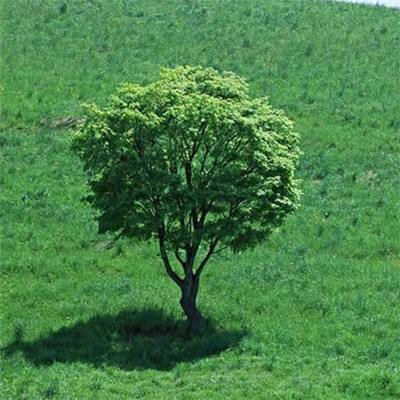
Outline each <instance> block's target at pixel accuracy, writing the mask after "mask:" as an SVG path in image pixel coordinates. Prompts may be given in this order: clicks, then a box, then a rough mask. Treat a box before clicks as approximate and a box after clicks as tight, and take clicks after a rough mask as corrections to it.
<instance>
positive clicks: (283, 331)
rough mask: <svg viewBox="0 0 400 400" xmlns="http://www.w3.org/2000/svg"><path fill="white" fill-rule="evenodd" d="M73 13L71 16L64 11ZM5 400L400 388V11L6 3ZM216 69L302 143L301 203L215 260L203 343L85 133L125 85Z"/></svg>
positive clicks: (0, 207) (255, 395)
mask: <svg viewBox="0 0 400 400" xmlns="http://www.w3.org/2000/svg"><path fill="white" fill-rule="evenodd" d="M64 4H65V5H64ZM0 7H1V8H0V10H1V15H0V19H1V21H0V22H1V23H0V26H1V30H2V32H1V53H0V54H1V82H0V83H1V87H0V89H1V122H0V124H1V127H2V131H1V132H0V171H1V172H0V240H1V242H0V268H1V281H0V285H1V287H0V296H1V297H0V307H1V309H0V347H1V349H2V350H1V354H0V357H1V366H0V370H1V378H0V398H1V399H29V400H30V399H140V398H145V399H185V400H186V399H205V398H211V399H242V398H243V399H244V398H246V399H276V400H278V399H279V400H280V399H299V400H300V399H301V400H302V399H324V400H325V399H360V400H364V399H374V400H375V399H382V400H383V399H385V400H386V399H397V398H399V397H400V367H399V366H400V341H399V335H400V322H399V318H398V316H399V313H400V301H399V300H400V240H399V238H400V224H399V223H400V201H399V198H400V173H399V170H400V98H399V96H400V95H399V93H400V77H399V71H400V48H399V43H400V13H399V11H395V10H388V9H384V8H382V7H378V8H373V7H364V6H356V5H349V4H337V3H330V2H324V3H321V2H314V1H311V0H310V1H285V2H284V1H278V0H276V1H267V0H264V1H262V0H257V1H256V0H251V1H250V0H249V1H227V0H226V1H225V0H219V1H211V0H210V1H206V0H204V1H188V0H187V1H178V0H176V1H172V0H171V1H167V0H165V1H161V2H157V1H153V0H146V1H129V0H126V1H122V0H121V1H113V2H106V1H68V2H58V1H22V0H19V1H15V2H5V1H4V2H1V5H0ZM178 64H201V65H210V66H213V67H215V68H218V69H221V70H232V71H234V72H237V73H239V74H241V75H243V76H245V77H246V78H247V79H248V81H249V83H250V85H251V90H252V92H253V93H254V94H255V95H269V96H270V100H271V103H272V105H274V106H277V107H281V108H283V109H284V110H286V111H287V113H288V114H289V115H290V116H291V117H292V118H293V119H294V121H295V123H296V127H297V129H298V131H299V132H300V133H301V135H302V150H303V152H304V155H303V157H302V161H301V167H300V171H299V176H300V177H301V178H302V179H303V183H302V190H303V192H304V195H303V199H302V207H301V208H300V209H299V211H298V212H297V213H296V214H294V215H292V216H290V217H289V218H288V219H287V221H286V222H285V224H284V225H283V226H282V227H281V229H280V230H279V231H277V232H276V233H274V234H273V235H272V236H271V237H270V238H269V239H268V240H267V241H266V243H265V244H264V245H262V246H259V247H257V248H256V249H254V250H253V251H251V252H246V253H243V254H230V253H227V254H225V255H223V256H219V257H217V258H215V259H214V260H213V261H212V262H211V263H210V265H209V267H208V268H207V270H206V271H205V274H204V278H203V281H202V287H201V291H200V308H201V309H202V310H203V312H204V313H205V314H206V316H207V317H208V318H209V319H210V321H211V326H210V328H209V330H208V332H207V334H206V335H203V336H201V337H198V338H195V339H190V338H189V337H187V335H186V333H185V329H184V327H183V324H182V320H183V316H182V313H181V311H180V308H179V305H178V292H177V289H176V288H175V286H174V284H173V283H172V282H171V281H170V280H169V279H168V278H167V277H166V276H165V275H164V272H163V267H162V265H161V262H160V260H159V258H158V256H157V249H156V246H154V245H152V244H139V243H133V242H129V241H127V240H122V241H120V242H118V243H115V244H112V243H111V241H110V239H111V238H110V237H107V236H99V235H97V231H96V225H95V223H94V222H93V212H92V211H91V210H90V209H89V208H88V207H87V206H86V205H84V204H82V203H81V202H80V198H81V197H82V196H83V195H84V194H85V186H84V175H83V171H82V166H81V164H80V162H79V161H78V160H77V159H76V157H74V156H73V155H72V154H71V153H70V150H69V143H70V134H69V132H67V131H65V130H51V129H48V128H46V127H45V126H42V125H46V124H51V122H52V121H54V120H55V119H58V118H61V117H65V116H75V115H79V113H80V110H79V103H80V102H81V101H96V102H100V103H102V102H103V101H104V99H105V98H106V96H108V95H109V94H110V93H112V92H113V91H114V89H115V86H116V85H118V83H119V82H121V81H139V82H147V81H150V80H151V79H153V78H154V77H155V76H156V74H157V72H158V70H159V68H160V67H164V66H175V65H178Z"/></svg>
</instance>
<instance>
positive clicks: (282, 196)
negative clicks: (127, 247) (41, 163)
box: [73, 67, 299, 319]
mask: <svg viewBox="0 0 400 400" xmlns="http://www.w3.org/2000/svg"><path fill="white" fill-rule="evenodd" d="M87 110H88V112H87V115H86V118H85V120H84V122H83V123H82V125H81V126H80V128H79V130H78V131H77V132H76V133H75V135H74V138H73V148H74V149H75V150H76V151H77V152H78V154H79V155H80V157H81V159H82V160H83V161H84V165H85V169H86V171H87V176H88V184H89V186H90V189H91V194H90V196H88V198H87V200H88V201H89V202H90V203H91V205H92V206H93V207H94V208H96V209H98V210H99V217H98V221H99V230H100V232H117V233H118V234H119V235H123V236H128V237H136V238H140V239H144V240H148V239H152V238H155V239H157V240H158V241H159V244H160V253H161V256H162V259H163V261H164V265H165V267H166V269H167V272H168V274H169V275H170V277H171V278H172V279H173V280H174V281H175V283H177V284H178V286H180V287H181V289H182V290H183V287H184V286H185V284H186V283H187V281H188V280H191V282H192V283H191V284H190V285H189V286H191V288H192V289H191V291H192V295H194V299H195V298H196V295H197V288H198V279H199V277H200V273H201V271H202V270H203V268H204V266H205V265H206V263H207V261H208V259H209V258H210V256H211V255H212V254H213V253H214V252H215V251H217V249H222V248H225V247H229V248H231V249H233V250H240V249H245V248H249V247H252V246H254V245H255V244H257V243H258V242H260V241H262V240H263V239H265V237H266V236H267V235H268V234H269V233H270V232H271V231H272V230H273V229H274V228H275V227H277V226H279V225H280V224H281V223H282V220H283V218H284V217H285V215H287V214H288V213H290V212H292V211H293V210H295V208H296V205H297V203H298V198H299V192H298V189H297V181H296V179H295V177H294V172H295V168H296V165H297V162H298V156H299V149H298V135H297V133H295V132H294V130H293V125H292V122H291V121H290V120H289V119H288V118H287V117H286V116H285V115H284V113H283V112H282V111H280V110H276V109H273V108H272V107H271V106H270V105H269V103H268V100H267V99H266V98H258V99H252V98H250V96H249V89H248V85H247V83H246V82H245V81H244V80H243V79H241V78H239V77H238V76H236V75H234V74H233V73H218V72H217V71H215V70H214V69H211V68H202V67H178V68H175V69H164V70H162V71H161V73H160V76H159V79H158V80H157V81H155V82H154V83H151V84H148V85H146V86H140V85H137V84H124V85H123V86H122V87H121V88H120V89H119V90H118V91H117V93H116V94H115V95H114V96H112V97H111V98H110V100H109V102H108V104H107V106H106V107H103V108H99V107H98V106H96V105H91V106H88V108H87ZM171 254H173V255H174V256H175V258H176V260H177V263H178V264H180V265H181V267H182V271H183V272H182V273H179V272H177V270H176V268H175V269H174V266H173V265H172V263H171V260H170V257H171ZM199 254H200V256H199ZM196 260H197V261H196ZM188 277H191V278H190V279H189V278H188ZM196 279H197V281H196ZM196 282H197V283H196ZM189 319H190V316H189Z"/></svg>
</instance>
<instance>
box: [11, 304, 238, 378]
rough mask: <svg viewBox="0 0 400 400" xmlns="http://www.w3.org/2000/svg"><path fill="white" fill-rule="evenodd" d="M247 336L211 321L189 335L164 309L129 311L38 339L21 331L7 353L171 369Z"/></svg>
mask: <svg viewBox="0 0 400 400" xmlns="http://www.w3.org/2000/svg"><path fill="white" fill-rule="evenodd" d="M244 335H245V332H239V331H223V330H219V329H217V328H215V327H213V326H212V325H211V324H210V325H209V327H208V329H207V330H206V332H204V333H203V334H202V335H200V336H195V337H190V335H188V333H187V331H186V326H185V324H184V323H183V322H178V321H175V320H173V319H171V318H170V317H168V316H166V315H165V314H164V313H162V312H161V311H158V310H144V311H138V312H134V311H124V312H121V313H120V314H118V315H103V316H99V317H94V318H91V319H90V320H88V321H86V322H78V323H76V324H75V325H74V326H71V327H66V328H61V329H60V330H58V331H56V332H54V333H52V334H50V335H48V336H46V337H43V338H41V339H38V340H36V341H34V342H24V341H23V339H22V335H21V333H18V332H16V335H15V336H16V337H15V340H14V342H13V343H11V344H10V345H8V346H7V347H6V348H3V351H4V352H5V354H6V356H7V355H8V356H10V355H12V354H13V353H15V352H18V351H22V353H23V354H24V356H25V358H26V359H27V360H29V361H30V362H32V363H34V364H35V365H50V364H52V363H54V362H63V363H74V362H86V363H90V364H93V365H94V366H96V367H100V366H107V365H114V366H117V367H119V368H122V369H126V370H132V369H146V368H154V369H159V370H168V369H171V368H173V367H174V366H175V365H176V364H177V363H179V362H191V361H195V360H198V359H201V358H204V357H210V356H212V355H216V354H218V353H220V352H222V351H224V350H227V349H228V348H231V347H234V346H236V345H237V344H238V343H239V341H240V340H241V338H242V337H243V336H244Z"/></svg>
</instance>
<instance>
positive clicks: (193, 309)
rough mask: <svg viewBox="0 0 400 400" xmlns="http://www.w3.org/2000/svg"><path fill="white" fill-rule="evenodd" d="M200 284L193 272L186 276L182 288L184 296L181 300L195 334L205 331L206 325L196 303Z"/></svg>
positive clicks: (191, 329)
mask: <svg viewBox="0 0 400 400" xmlns="http://www.w3.org/2000/svg"><path fill="white" fill-rule="evenodd" d="M198 284H199V279H198V277H194V276H193V275H191V274H189V275H188V276H186V278H185V280H184V283H183V286H182V288H181V290H182V297H181V301H180V303H181V306H182V309H183V311H184V312H185V314H186V317H187V319H188V322H189V329H190V332H191V333H195V334H197V333H201V332H203V331H204V329H205V327H206V323H205V320H204V318H203V316H202V315H201V313H200V311H199V310H198V308H197V305H196V299H197V292H198Z"/></svg>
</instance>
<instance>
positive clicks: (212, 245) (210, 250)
mask: <svg viewBox="0 0 400 400" xmlns="http://www.w3.org/2000/svg"><path fill="white" fill-rule="evenodd" d="M217 244H218V239H214V240H212V241H211V243H210V246H209V247H208V251H207V254H206V256H205V257H204V258H203V261H202V262H201V263H200V265H199V266H198V268H197V270H196V273H195V276H196V277H200V274H201V273H202V271H203V269H204V267H205V266H206V264H207V262H208V260H209V259H210V257H211V256H212V255H213V254H214V251H215V248H216V247H217Z"/></svg>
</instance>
